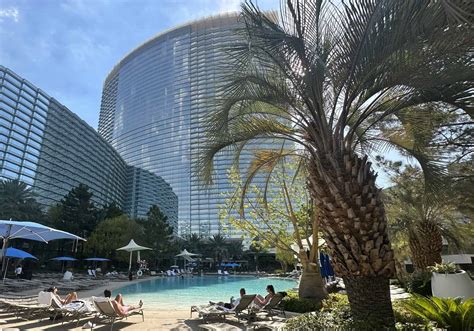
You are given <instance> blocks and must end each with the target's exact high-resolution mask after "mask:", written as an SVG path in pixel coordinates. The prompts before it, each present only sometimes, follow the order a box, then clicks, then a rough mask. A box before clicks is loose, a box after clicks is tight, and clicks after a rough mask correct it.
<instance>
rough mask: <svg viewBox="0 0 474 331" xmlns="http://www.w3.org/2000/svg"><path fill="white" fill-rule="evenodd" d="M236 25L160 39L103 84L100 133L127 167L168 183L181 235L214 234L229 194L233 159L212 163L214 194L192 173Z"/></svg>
mask: <svg viewBox="0 0 474 331" xmlns="http://www.w3.org/2000/svg"><path fill="white" fill-rule="evenodd" d="M237 18H238V15H237V14H227V15H220V16H215V17H210V18H205V19H202V20H199V21H195V22H191V23H189V24H185V25H183V26H180V27H177V28H175V29H172V30H169V31H166V32H164V33H161V34H159V35H157V36H155V37H154V38H152V39H151V40H149V41H147V42H145V43H144V44H142V45H141V46H139V47H138V48H136V49H135V50H133V51H132V52H131V53H129V54H128V55H126V56H125V57H124V58H123V59H122V60H121V61H120V62H119V63H118V64H117V65H116V66H115V67H114V68H113V70H112V71H111V72H110V73H109V75H108V76H107V78H106V80H105V82H104V87H103V95H102V104H101V111H100V117H99V133H100V134H101V135H102V136H103V137H104V138H105V139H106V140H107V141H108V142H110V143H111V144H112V146H114V147H115V149H116V150H117V151H118V152H119V153H120V155H121V156H122V157H123V158H124V159H125V161H126V162H128V163H129V164H131V165H134V166H137V167H140V168H143V169H146V170H148V171H150V172H152V173H155V174H157V175H159V176H161V177H163V178H164V179H165V180H166V181H167V182H168V183H170V185H171V186H172V188H173V191H174V192H175V193H176V194H177V195H178V207H179V213H178V215H179V226H180V232H181V234H188V233H199V234H201V235H204V236H207V235H211V234H214V233H217V232H219V231H220V222H219V217H218V214H219V213H218V210H219V206H220V205H221V204H222V203H223V202H224V200H225V199H226V196H225V194H224V193H226V192H227V193H228V192H229V191H230V190H231V188H230V187H229V183H228V181H227V170H228V169H229V166H230V165H231V163H232V156H230V155H221V156H220V157H218V158H217V159H216V162H215V170H216V172H215V182H214V185H213V186H211V187H202V186H201V185H200V183H199V181H198V179H197V178H196V177H195V175H194V174H193V169H192V168H193V164H194V161H195V160H196V157H197V156H198V155H199V152H200V150H201V144H202V142H203V139H202V138H203V137H204V132H203V123H205V121H206V116H207V115H208V114H209V112H210V110H211V109H210V102H209V101H210V100H212V99H213V97H215V96H216V95H217V93H218V92H217V91H218V90H219V87H220V86H221V84H222V82H221V81H219V75H218V73H219V71H220V70H223V69H222V67H223V65H225V63H226V62H228V58H227V54H226V52H225V50H224V48H225V46H226V45H230V44H232V43H235V41H236V40H237V39H238V38H239V37H238V36H237V34H236V33H235V28H236V27H238V26H239V24H240V23H239V22H238V19H237Z"/></svg>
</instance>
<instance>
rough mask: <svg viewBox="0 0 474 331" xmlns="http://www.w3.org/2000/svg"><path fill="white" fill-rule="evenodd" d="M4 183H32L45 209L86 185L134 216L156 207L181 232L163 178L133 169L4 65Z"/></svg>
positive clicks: (97, 197)
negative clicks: (5, 181) (75, 189)
mask: <svg viewBox="0 0 474 331" xmlns="http://www.w3.org/2000/svg"><path fill="white" fill-rule="evenodd" d="M0 179H18V180H21V181H23V182H25V183H26V184H27V185H29V186H30V187H31V188H32V190H33V192H34V193H35V194H36V199H37V200H38V202H39V203H40V204H41V205H43V206H44V207H48V206H51V205H52V204H54V203H57V202H59V201H60V200H61V199H62V198H63V197H64V196H65V195H66V194H67V193H68V192H69V191H70V190H71V189H72V188H73V187H76V186H78V185H79V184H85V185H87V186H88V187H89V189H90V191H91V192H92V193H93V196H92V200H93V201H94V202H95V203H96V204H98V205H105V204H107V203H111V202H115V203H116V204H117V205H118V206H120V207H121V208H122V209H123V210H124V211H125V212H126V213H128V214H129V215H130V216H132V217H146V213H147V212H148V209H149V208H150V206H151V205H153V204H156V205H158V206H159V207H160V209H161V210H162V211H163V212H164V213H165V214H166V215H167V216H168V220H169V223H170V224H171V225H173V226H174V228H175V231H177V220H178V218H177V208H178V206H177V197H176V195H175V194H174V193H173V191H172V189H171V187H170V186H169V184H168V183H166V182H165V181H164V180H163V179H162V178H160V177H158V176H157V175H155V174H151V173H148V172H146V171H145V170H142V169H139V168H136V167H133V166H129V165H127V163H126V162H125V161H124V160H123V158H122V157H121V156H120V155H119V153H117V151H115V149H114V148H113V147H112V146H111V145H110V144H109V143H108V142H107V141H106V140H105V139H104V138H102V137H101V136H100V135H99V134H98V133H97V131H96V130H94V129H93V128H92V127H91V126H89V125H88V124H87V123H86V122H84V121H83V120H82V119H80V118H79V117H78V116H77V115H76V114H74V113H73V112H71V111H70V110H69V109H67V108H66V107H65V106H63V105H62V104H60V103H59V102H58V101H57V100H55V99H54V98H52V97H50V96H49V95H47V94H46V93H45V92H44V91H42V90H41V89H39V88H37V87H36V86H34V85H33V84H31V83H30V82H28V81H27V80H25V79H23V78H21V77H20V76H18V75H17V74H15V73H14V72H12V71H11V70H9V69H7V68H5V67H3V66H0Z"/></svg>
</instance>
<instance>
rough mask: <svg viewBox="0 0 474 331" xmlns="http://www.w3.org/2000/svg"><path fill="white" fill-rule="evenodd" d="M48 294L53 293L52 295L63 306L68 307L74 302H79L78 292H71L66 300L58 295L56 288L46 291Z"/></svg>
mask: <svg viewBox="0 0 474 331" xmlns="http://www.w3.org/2000/svg"><path fill="white" fill-rule="evenodd" d="M46 292H51V294H52V295H53V296H54V297H56V299H58V301H59V302H60V303H61V304H62V305H67V304H68V303H71V302H73V301H77V293H76V292H71V293H68V295H66V297H65V298H64V299H62V298H61V297H60V296H59V294H58V288H57V287H56V286H53V287H50V288H48V289H47V290H46Z"/></svg>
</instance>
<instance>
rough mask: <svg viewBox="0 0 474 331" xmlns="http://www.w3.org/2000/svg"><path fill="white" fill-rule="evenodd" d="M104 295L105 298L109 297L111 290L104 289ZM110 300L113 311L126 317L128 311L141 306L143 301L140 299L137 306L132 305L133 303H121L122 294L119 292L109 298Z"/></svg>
mask: <svg viewBox="0 0 474 331" xmlns="http://www.w3.org/2000/svg"><path fill="white" fill-rule="evenodd" d="M104 296H105V297H106V298H109V299H110V297H111V296H112V292H111V291H110V290H105V291H104ZM110 302H111V303H112V305H113V306H114V309H115V311H116V312H117V313H118V314H119V315H120V316H123V317H126V316H127V315H128V314H129V313H130V311H132V310H134V309H138V308H141V307H142V306H143V302H142V300H140V302H139V303H138V306H134V305H125V304H124V303H123V296H122V294H121V293H119V294H117V296H116V297H115V299H114V300H110Z"/></svg>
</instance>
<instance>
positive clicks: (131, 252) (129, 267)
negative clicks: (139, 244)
mask: <svg viewBox="0 0 474 331" xmlns="http://www.w3.org/2000/svg"><path fill="white" fill-rule="evenodd" d="M132 255H133V251H130V262H129V263H128V273H130V271H132Z"/></svg>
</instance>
